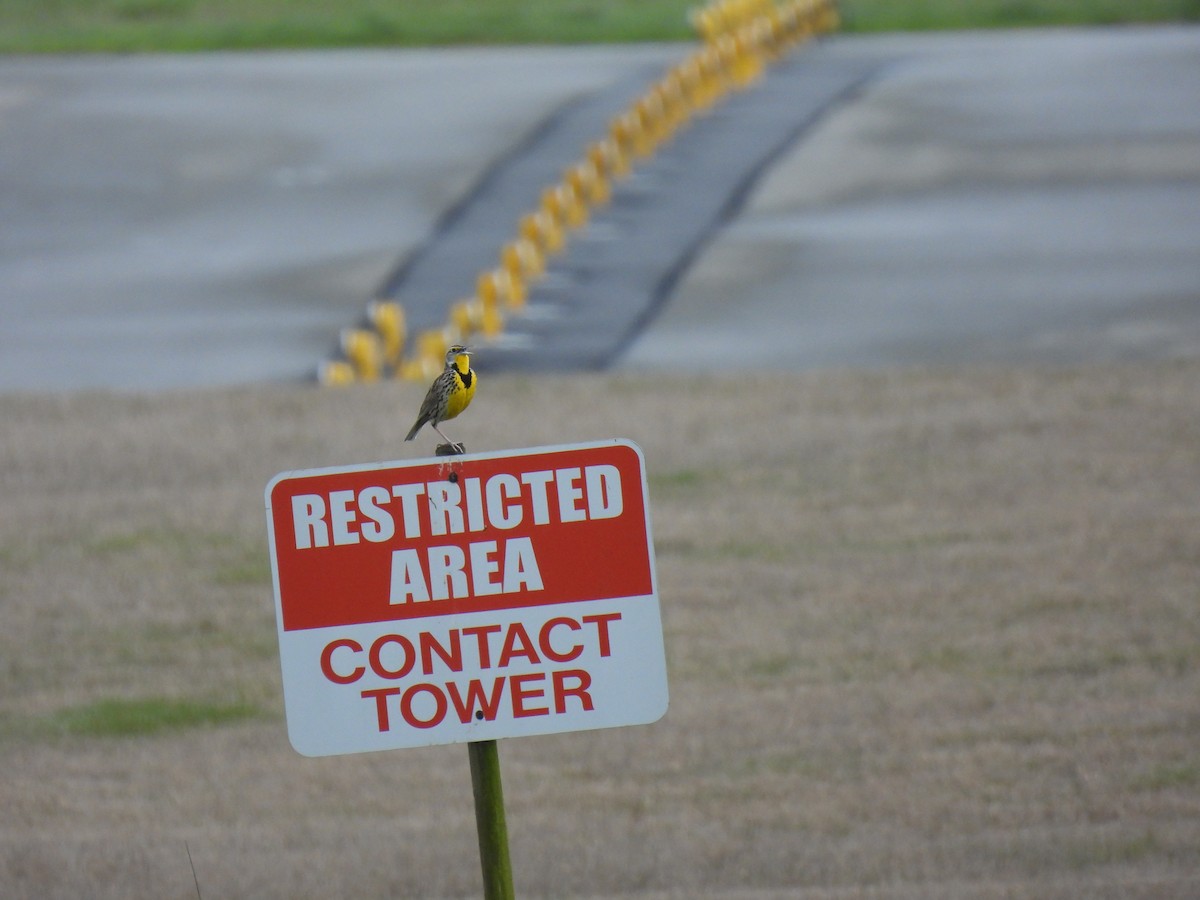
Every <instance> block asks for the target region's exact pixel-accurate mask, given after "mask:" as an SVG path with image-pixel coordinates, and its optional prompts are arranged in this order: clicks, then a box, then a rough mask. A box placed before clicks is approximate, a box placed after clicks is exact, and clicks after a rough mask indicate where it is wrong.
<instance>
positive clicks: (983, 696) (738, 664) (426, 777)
mask: <svg viewBox="0 0 1200 900" xmlns="http://www.w3.org/2000/svg"><path fill="white" fill-rule="evenodd" d="M420 395H421V391H420V390H419V389H418V388H414V387H411V386H407V385H379V386H374V387H369V388H361V389H354V390H350V391H346V392H335V391H325V392H322V391H317V390H313V389H306V388H299V387H296V388H271V389H254V390H250V389H247V390H236V391H215V392H181V393H168V394H154V395H139V396H121V395H108V394H73V395H44V396H0V421H2V422H3V428H2V429H0V498H2V499H0V504H2V505H0V571H2V578H0V615H2V616H3V618H2V619H0V622H2V625H3V627H2V628H0V677H2V681H0V760H2V763H3V775H2V776H0V809H2V810H3V815H0V896H3V897H6V898H23V897H28V898H39V900H40V898H55V897H63V898H80V897H87V898H122V900H128V898H142V897H144V898H155V900H161V898H189V897H195V896H196V893H197V888H196V885H195V884H194V883H193V875H192V869H191V867H190V866H189V852H190V855H191V859H192V860H193V861H194V864H195V872H196V877H197V879H198V882H199V886H200V891H201V893H202V896H203V897H204V898H205V900H213V898H241V897H245V898H274V897H278V898H303V897H328V896H333V897H362V898H368V897H386V896H395V897H471V896H478V895H479V893H480V877H479V868H478V856H477V851H476V846H475V833H474V816H473V807H472V801H471V787H470V780H469V776H468V768H467V754H466V751H465V749H464V748H463V747H461V746H451V747H434V748H428V749H422V750H410V751H399V752H394V753H383V754H364V755H358V756H348V757H338V758H326V759H319V760H312V759H305V758H302V757H300V756H298V755H297V754H296V753H295V752H294V751H293V750H292V749H291V748H290V746H289V744H288V741H287V737H286V733H285V726H284V721H283V716H282V701H281V693H280V676H279V670H278V660H277V654H276V637H275V630H274V628H275V626H274V614H273V607H272V599H271V587H270V577H269V571H268V566H267V561H266V538H265V522H264V515H263V500H262V491H263V488H264V486H265V485H266V482H267V481H268V479H269V478H270V477H271V476H272V475H274V474H275V473H277V472H279V471H282V470H286V469H293V468H305V467H311V466H319V465H332V464H343V463H345V464H348V463H355V462H366V461H372V460H384V459H395V458H405V457H411V456H414V455H418V454H421V453H428V452H430V451H431V450H432V444H433V440H432V439H431V438H430V437H429V436H428V435H423V436H422V437H421V438H420V439H418V441H417V443H416V444H403V443H401V441H400V438H401V436H402V435H403V433H404V432H405V431H406V430H407V427H408V425H409V424H410V422H411V419H412V413H413V411H414V410H415V409H416V407H417V405H418V402H419V399H420ZM452 428H453V430H452V431H451V434H452V435H453V436H455V437H457V438H460V439H462V440H465V441H466V443H467V444H468V448H469V449H473V450H485V449H495V448H503V447H520V446H532V445H537V444H547V443H561V442H564V441H577V440H579V441H582V440H592V439H600V438H607V437H614V436H624V437H628V438H631V439H633V440H635V441H637V442H638V443H639V444H641V446H642V447H643V448H644V450H645V453H646V458H647V461H648V467H649V472H650V491H651V500H652V504H653V509H652V513H653V519H654V531H655V545H656V548H657V557H658V570H659V580H660V586H661V591H662V606H663V614H664V620H665V625H666V640H667V654H668V660H669V666H670V676H671V690H672V702H671V708H670V711H669V712H668V713H667V716H666V717H665V718H664V719H663V720H662V721H661V722H659V723H658V724H655V725H652V726H645V727H638V728H626V729H615V730H611V731H601V732H590V733H581V734H567V735H561V736H556V737H545V738H527V739H523V740H514V741H507V742H502V743H501V746H500V751H501V762H502V766H503V771H504V779H505V791H506V797H507V812H508V822H509V829H510V834H511V840H512V854H513V864H514V870H515V880H516V886H517V893H518V896H522V897H546V898H554V897H641V898H676V897H678V898H683V897H688V898H692V897H730V898H746V900H751V898H754V900H765V898H783V897H787V898H794V897H801V898H803V897H809V898H850V897H903V898H930V897H932V898H939V897H944V898H999V897H1053V898H1064V900H1066V898H1072V900H1073V898H1079V897H1091V898H1094V897H1114V898H1115V897H1122V898H1124V897H1179V898H1184V897H1197V896H1200V853H1198V851H1197V848H1198V847H1200V364H1198V363H1178V364H1146V365H1133V366H1127V367H1106V368H1103V369H1077V370H1069V371H1068V370H1035V371H1016V370H1007V369H992V370H956V371H939V372H907V373H876V374H849V373H847V374H818V375H803V376H785V377H779V378H774V377H768V376H762V377H755V378H753V379H751V378H745V377H730V378H708V377H689V378H680V379H667V378H636V377H609V376H604V377H598V376H588V377H583V376H580V377H571V378H566V379H557V380H554V381H553V382H544V381H540V380H533V379H523V378H515V377H514V378H501V377H495V378H490V379H489V378H487V375H486V372H485V373H484V381H483V385H482V387H481V388H480V393H479V396H478V398H477V400H476V405H475V406H473V407H472V409H471V410H470V411H469V412H468V413H467V414H466V415H465V416H463V418H462V419H460V420H458V422H456V423H452Z"/></svg>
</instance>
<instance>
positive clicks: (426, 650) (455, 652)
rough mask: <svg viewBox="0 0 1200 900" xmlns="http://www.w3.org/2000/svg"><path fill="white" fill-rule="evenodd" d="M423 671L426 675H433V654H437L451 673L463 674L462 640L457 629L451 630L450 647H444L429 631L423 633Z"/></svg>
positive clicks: (421, 639) (421, 641) (421, 640)
mask: <svg viewBox="0 0 1200 900" xmlns="http://www.w3.org/2000/svg"><path fill="white" fill-rule="evenodd" d="M420 643H421V671H422V672H424V673H425V674H426V675H432V674H433V654H434V653H436V654H437V655H438V656H439V657H440V658H441V660H442V662H444V663H445V664H446V667H447V668H448V669H449V670H450V671H451V672H461V671H462V667H463V660H462V638H461V637H460V635H459V631H458V629H457V628H452V629H450V647H449V649H447V648H446V647H443V646H442V645H441V644H440V643H439V642H438V639H437V638H435V637H434V636H433V635H432V634H430V633H429V632H427V631H422V632H421V638H420Z"/></svg>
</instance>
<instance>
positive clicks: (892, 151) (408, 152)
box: [0, 28, 1200, 390]
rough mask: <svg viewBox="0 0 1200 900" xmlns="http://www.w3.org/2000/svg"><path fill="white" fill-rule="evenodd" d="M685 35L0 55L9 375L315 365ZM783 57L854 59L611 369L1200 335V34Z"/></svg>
mask: <svg viewBox="0 0 1200 900" xmlns="http://www.w3.org/2000/svg"><path fill="white" fill-rule="evenodd" d="M686 49H687V48H683V47H673V46H652V47H613V48H603V47H602V48H537V49H530V48H523V49H520V50H508V49H505V50H491V49H488V50H479V49H469V50H467V49H464V50H443V51H404V52H399V51H397V52H391V51H353V52H333V53H280V54H270V53H269V54H253V55H243V54H230V55H224V54H218V55H213V56H182V57H155V56H151V57H125V58H105V57H96V58H53V57H47V58H8V59H0V223H2V225H0V390H12V389H60V388H80V387H106V388H118V389H123V388H131V389H132V388H157V387H173V386H182V385H209V384H214V385H215V384H232V383H249V382H257V381H277V380H286V379H293V378H302V377H306V376H307V375H309V374H310V373H311V372H312V370H313V367H314V365H315V362H316V361H317V360H318V359H320V358H321V357H323V356H325V355H326V354H327V353H329V352H330V350H331V349H332V347H333V343H334V340H335V339H336V334H337V331H338V330H339V329H340V328H341V327H343V326H345V325H349V324H353V323H354V322H355V321H357V320H358V319H359V317H360V316H361V314H362V310H363V308H364V306H365V303H366V301H367V300H368V299H369V298H370V297H372V296H373V295H374V294H375V292H376V291H377V290H379V289H380V287H381V286H382V285H384V284H386V283H387V282H388V279H389V277H390V275H391V274H392V273H393V272H394V270H395V268H396V265H397V262H398V261H399V260H401V259H403V258H404V257H405V256H408V257H409V258H411V257H412V255H413V254H416V253H419V252H422V248H426V249H427V248H429V247H430V246H432V244H433V243H435V242H436V240H437V237H438V234H439V223H440V222H443V221H444V217H445V214H446V212H447V210H449V209H450V208H451V207H454V206H455V205H456V204H459V205H461V201H462V198H464V197H467V198H468V201H470V200H471V199H472V198H475V196H476V194H478V193H479V192H478V191H473V190H472V186H473V185H478V184H479V183H480V179H481V178H482V177H483V176H484V175H485V173H489V172H492V171H493V170H494V169H495V167H496V166H497V165H499V164H502V163H503V162H504V160H505V159H506V158H509V159H511V158H512V157H511V156H510V154H511V153H512V151H513V150H514V149H515V148H521V149H522V150H524V149H530V150H536V149H537V144H538V135H539V134H540V132H539V131H538V127H539V125H540V124H544V123H545V122H546V121H548V120H549V119H550V118H553V116H555V115H557V114H559V113H560V112H561V111H562V110H563V109H564V108H566V107H568V106H571V105H572V104H579V103H580V102H582V101H586V100H587V99H588V98H592V97H597V96H600V95H602V94H604V92H606V91H612V90H616V89H618V88H619V87H620V85H622V84H626V85H627V84H629V83H630V79H633V80H637V78H638V76H639V74H640V73H642V72H644V73H645V75H646V83H649V81H650V80H651V79H652V78H654V77H656V76H657V75H658V74H659V73H661V72H662V71H663V70H664V68H665V67H666V66H667V65H669V64H670V63H672V62H674V61H676V60H677V59H679V58H681V56H682V55H683V54H684V53H685V52H686ZM800 54H801V55H802V56H804V57H805V65H811V66H816V67H820V66H822V65H828V66H829V67H835V66H851V67H859V68H861V69H862V70H863V71H870V72H871V76H870V78H869V80H867V81H866V82H864V83H863V84H862V85H861V86H860V87H859V88H858V89H857V91H856V92H854V93H852V94H850V95H848V96H844V97H839V99H838V103H837V104H836V105H835V106H833V107H830V108H828V109H824V110H823V111H822V115H821V116H820V117H819V118H817V119H816V120H815V121H814V122H813V123H811V125H810V126H809V127H804V128H800V129H799V134H798V138H797V140H796V142H795V144H794V145H792V148H791V150H790V151H789V152H788V153H786V154H785V155H784V156H782V157H778V158H777V157H775V156H774V155H769V158H768V159H767V162H769V163H770V165H769V167H768V168H767V169H765V170H762V172H763V174H762V177H761V178H760V179H759V180H758V181H757V182H756V183H755V184H754V189H753V190H752V191H751V192H750V193H749V195H748V199H747V202H746V203H745V205H744V206H742V207H740V208H738V207H737V206H736V204H734V205H733V206H732V207H731V206H729V205H728V204H726V205H725V206H723V207H722V212H721V215H720V216H718V218H717V220H716V221H715V222H714V223H713V225H712V227H711V228H710V229H709V230H708V231H707V232H706V233H705V234H704V235H702V236H701V237H700V238H698V239H697V241H695V242H693V244H691V245H690V246H689V247H687V248H685V249H686V252H687V254H688V255H687V256H686V258H682V259H681V258H679V257H678V250H676V251H672V252H674V253H676V257H675V258H674V259H670V258H664V259H662V260H659V261H658V262H657V263H656V265H668V266H669V265H675V267H676V271H675V273H674V275H673V276H672V277H671V278H669V279H666V280H661V281H657V282H655V285H656V286H657V287H656V290H655V291H651V292H650V294H649V295H648V296H649V299H648V301H647V305H646V306H645V309H644V310H643V314H642V316H641V317H640V319H639V323H642V324H644V323H646V322H648V323H649V324H648V326H647V327H646V328H645V329H644V330H642V331H639V332H637V333H635V334H632V335H629V334H626V335H624V337H623V338H622V339H621V343H622V347H623V348H624V352H623V354H621V355H619V357H618V364H619V365H623V366H627V367H630V368H634V369H656V368H663V367H677V366H681V365H682V366H687V367H695V368H702V369H705V370H712V369H741V368H750V367H757V366H760V365H762V364H763V362H764V361H765V359H767V358H769V359H770V360H771V361H772V363H774V364H777V365H778V364H782V365H785V366H788V367H791V368H797V369H802V368H811V367H819V366H843V365H855V366H856V365H870V366H874V365H892V364H914V363H916V364H923V363H929V362H942V361H959V360H993V361H1024V360H1046V361H1052V362H1058V361H1063V362H1070V361H1077V360H1080V359H1111V358H1124V357H1130V356H1168V357H1169V356H1182V355H1189V356H1190V355H1197V354H1200V296H1198V295H1200V287H1198V286H1200V262H1197V258H1198V257H1200V254H1197V253H1196V252H1195V248H1196V246H1197V245H1200V202H1197V201H1200V104H1198V103H1196V102H1195V100H1196V98H1198V97H1200V29H1195V28H1170V29H1120V30H1098V31H1091V30H1089V31H1046V32H1006V33H994V34H967V35H963V34H959V35H932V36H893V37H881V38H867V37H838V38H834V39H832V40H830V41H828V42H826V43H823V44H822V45H820V46H818V47H810V48H808V49H804V50H801V51H800ZM772 77H774V75H773V76H772ZM736 99H737V98H735V100H734V101H733V102H736ZM805 115H811V110H807V111H805ZM726 118H728V119H730V120H736V116H732V115H731V116H728V117H726ZM599 125H602V122H600V123H598V130H597V131H596V132H595V135H596V136H599V135H600V133H601V131H600V130H599ZM735 127H736V125H735ZM687 141H688V135H687V134H686V133H685V134H683V135H681V136H680V137H679V138H678V139H677V141H676V143H675V144H674V145H672V148H669V149H670V151H671V152H675V153H677V154H682V155H683V156H684V157H686V154H687V152H688V144H687ZM579 150H580V152H582V150H583V148H582V146H581V147H580V148H579ZM735 162H736V164H737V165H749V166H756V165H758V166H761V165H762V164H763V158H762V157H757V158H756V159H746V158H744V157H739V158H738V160H735ZM716 164H717V165H720V160H719V159H718V161H717V163H716ZM747 171H752V173H753V174H755V175H757V174H759V172H758V170H750V169H748V170H747ZM558 174H559V172H558V170H554V171H548V172H547V173H546V181H547V182H549V181H551V180H553V179H555V178H557V176H558ZM735 181H737V180H736V179H735ZM744 187H745V185H744V184H743V183H742V182H738V188H737V189H738V190H741V189H743V188H744ZM692 190H694V188H693V189H692ZM730 213H732V218H726V217H727V216H728V215H729V214H730ZM593 227H594V229H595V230H594V231H593V232H592V235H593V238H594V237H595V235H596V234H600V235H603V234H604V227H603V225H602V223H600V222H597V223H596V225H595V226H593ZM510 229H511V225H510V224H507V223H506V224H504V227H503V228H500V229H499V230H498V231H497V233H496V236H495V246H496V248H497V249H498V248H499V246H500V243H501V242H502V241H503V240H504V239H506V237H507V236H508V234H509V232H510ZM579 243H580V244H581V245H583V246H585V247H586V245H587V244H588V240H583V241H580V242H579ZM591 243H592V244H593V245H597V244H602V243H603V242H602V241H601V242H597V241H595V240H592V241H591ZM667 255H668V254H665V253H664V257H666V256H667ZM468 268H469V267H468ZM612 271H613V272H614V273H615V275H617V276H619V275H620V266H619V261H618V265H617V266H616V267H615V268H613V270H612ZM473 275H474V272H473V270H472V271H471V272H470V278H473ZM604 277H607V276H606V275H605V274H604V273H603V272H600V274H595V275H593V276H590V279H591V280H592V281H593V282H594V281H595V279H597V278H604ZM558 283H559V284H560V285H561V284H562V282H561V280H559V282H558ZM551 284H552V285H553V284H554V280H553V279H551ZM453 299H455V298H454V297H452V296H448V297H446V303H447V304H449V302H450V301H451V300H453ZM547 318H548V317H546V316H543V318H542V321H543V322H544V321H546V320H547ZM550 318H552V317H550ZM532 320H533V321H536V316H535V317H532ZM517 330H518V331H519V327H518V329H517ZM502 361H503V360H501V359H500V357H499V355H497V358H496V362H497V363H498V364H499V363H501V362H502ZM509 362H510V363H511V362H513V361H512V360H509Z"/></svg>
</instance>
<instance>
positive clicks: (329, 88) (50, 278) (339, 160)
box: [0, 46, 678, 390]
mask: <svg viewBox="0 0 1200 900" xmlns="http://www.w3.org/2000/svg"><path fill="white" fill-rule="evenodd" d="M677 53H678V49H677V48H673V47H661V46H650V47H612V48H610V47H586V48H521V49H519V50H512V49H486V48H483V49H481V48H470V49H453V50H427V51H425V50H418V51H402V52H400V51H384V50H364V51H360V50H355V51H331V52H319V53H318V52H311V53H310V52H304V53H292V52H288V53H253V54H242V53H237V54H211V55H208V54H206V55H178V56H174V55H173V56H153V55H152V56H132V57H128V56H125V57H110V56H89V57H53V56H47V57H29V58H26V57H8V58H3V57H0V390H13V389H64V388H88V387H99V388H117V389H140V388H163V387H178V386H185V385H221V384H237V383H249V382H256V381H280V380H290V379H301V378H311V377H312V375H313V373H314V372H315V370H316V365H317V362H318V361H319V360H320V359H322V358H324V357H326V356H328V355H329V354H330V353H332V352H333V350H334V348H335V346H336V341H337V335H338V332H339V330H340V329H341V328H343V327H345V326H348V325H351V324H354V323H355V322H356V321H358V319H359V318H360V317H361V316H362V314H363V310H364V308H365V305H366V302H367V301H368V300H369V299H370V298H371V297H372V296H373V295H374V293H375V292H376V291H377V290H378V289H379V286H380V285H381V284H382V283H383V281H384V280H385V278H386V277H387V276H388V275H389V273H390V272H391V270H392V269H393V268H394V267H395V265H396V264H397V261H398V260H400V259H401V258H403V257H404V255H405V254H407V253H409V252H410V251H411V250H412V249H413V248H414V247H415V246H417V245H418V244H420V243H421V242H422V241H423V240H424V239H425V238H426V237H427V236H428V235H429V234H430V233H431V232H432V231H433V229H434V226H435V224H436V223H437V221H438V220H439V218H440V217H441V216H442V215H443V213H444V212H445V211H446V210H447V209H448V208H450V207H451V206H452V205H454V204H455V203H456V202H457V201H458V200H459V198H460V197H461V196H462V195H463V194H464V193H466V192H467V191H468V190H469V189H470V188H471V186H472V185H473V184H474V183H475V182H476V180H478V179H479V178H480V177H481V175H482V174H483V172H484V171H485V170H486V169H487V167H488V166H489V165H490V164H491V163H492V162H493V161H494V160H495V159H496V158H497V157H498V156H500V155H502V154H504V153H505V152H507V151H509V150H510V149H511V148H512V147H513V146H514V145H516V144H517V143H519V142H520V141H521V140H523V139H524V138H525V137H526V136H527V134H528V133H529V132H530V130H531V129H533V128H534V127H535V126H536V124H537V123H538V122H539V121H541V120H542V119H543V118H545V117H546V116H548V115H550V114H551V113H552V112H553V111H554V110H556V109H557V108H559V107H560V106H561V105H563V104H564V103H568V102H571V101H572V100H573V99H574V98H576V97H578V96H581V95H587V94H589V93H591V92H594V91H596V90H598V89H601V88H603V87H605V86H606V85H608V84H609V83H611V82H612V81H614V80H616V79H619V78H622V77H628V76H629V75H631V74H635V73H636V72H637V71H646V72H647V77H650V73H653V72H658V71H660V70H661V66H662V65H665V64H666V62H667V61H668V60H670V59H673V58H675V56H676V55H677ZM450 299H452V298H447V303H448V302H449V300H450Z"/></svg>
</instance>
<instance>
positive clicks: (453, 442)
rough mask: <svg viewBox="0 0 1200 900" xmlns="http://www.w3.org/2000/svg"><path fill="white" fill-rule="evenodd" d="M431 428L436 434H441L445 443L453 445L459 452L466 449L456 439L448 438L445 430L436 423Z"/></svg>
mask: <svg viewBox="0 0 1200 900" xmlns="http://www.w3.org/2000/svg"><path fill="white" fill-rule="evenodd" d="M429 424H430V425H433V423H432V422H430V423H429ZM433 430H434V431H436V432H437V433H438V434H440V435H441V436H442V440H444V441H445V442H446V443H447V444H449V445H450V446H451V447H453V448H454V449H455V450H457V451H458V452H459V453H462V452H463V451H464V450H465V449H466V448H465V447H463V445H462V444H460V443H459V442H458V441H452V440H450V438H448V437H446V432H444V431H442V429H440V428H438V427H437V426H436V425H433Z"/></svg>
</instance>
